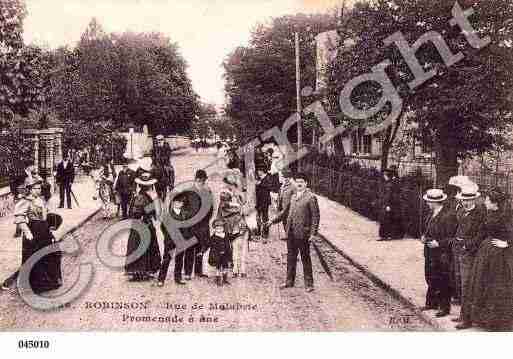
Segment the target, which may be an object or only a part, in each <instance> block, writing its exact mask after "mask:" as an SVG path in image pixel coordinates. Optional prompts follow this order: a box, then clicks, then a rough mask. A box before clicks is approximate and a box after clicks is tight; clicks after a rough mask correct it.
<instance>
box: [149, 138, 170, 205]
mask: <svg viewBox="0 0 513 359" xmlns="http://www.w3.org/2000/svg"><path fill="white" fill-rule="evenodd" d="M156 140H157V143H156V145H155V146H154V148H153V152H152V156H151V157H152V162H153V175H154V177H155V178H156V179H157V180H158V182H157V183H158V185H157V186H156V190H157V193H158V194H159V197H160V198H162V200H165V198H166V196H167V191H168V189H169V190H172V189H173V188H174V186H175V170H174V168H173V165H172V164H171V152H172V150H171V147H170V146H169V143H167V142H165V141H164V136H163V135H158V136H157V137H156Z"/></svg>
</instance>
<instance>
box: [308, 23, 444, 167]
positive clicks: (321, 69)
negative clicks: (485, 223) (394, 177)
mask: <svg viewBox="0 0 513 359" xmlns="http://www.w3.org/2000/svg"><path fill="white" fill-rule="evenodd" d="M356 41H357V40H356V39H346V40H344V42H343V43H342V44H341V38H340V36H339V35H338V33H337V31H336V30H331V31H326V32H323V33H320V34H319V35H317V37H316V44H317V60H316V74H317V75H316V76H317V81H316V92H317V93H322V92H323V91H324V89H325V87H326V81H327V79H326V74H325V69H326V68H327V66H328V64H329V63H330V62H332V61H334V59H335V58H336V56H337V54H338V52H339V51H342V52H348V51H350V50H351V47H352V46H353V45H354V44H356ZM415 130H416V128H415V127H412V126H410V127H408V126H407V125H404V124H403V125H401V127H400V128H399V129H398V133H397V136H396V138H395V140H394V143H393V146H392V149H391V150H390V154H389V161H388V162H389V165H392V164H395V165H397V167H398V169H399V174H400V175H404V174H406V173H409V172H412V171H415V170H417V168H420V169H421V170H422V171H423V172H424V173H425V174H426V175H433V172H434V163H433V162H434V154H433V152H432V149H431V146H430V144H429V141H426V140H418V139H416V138H415V136H413V132H415ZM340 136H342V139H341V141H340V142H341V143H342V145H343V147H344V153H345V154H346V155H348V156H350V157H352V158H353V159H354V160H355V161H358V162H360V163H361V164H362V165H363V166H366V167H374V168H377V169H380V168H381V157H382V154H383V151H382V150H383V142H384V136H385V134H384V133H383V132H381V133H377V134H369V133H366V131H365V128H355V129H352V130H348V131H345V132H344V133H342V134H341V135H340ZM333 147H334V146H330V145H327V146H325V150H331V149H333Z"/></svg>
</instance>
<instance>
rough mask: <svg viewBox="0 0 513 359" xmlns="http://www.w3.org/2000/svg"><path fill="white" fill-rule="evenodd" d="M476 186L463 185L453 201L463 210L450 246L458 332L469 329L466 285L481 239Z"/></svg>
mask: <svg viewBox="0 0 513 359" xmlns="http://www.w3.org/2000/svg"><path fill="white" fill-rule="evenodd" d="M478 189H479V188H478V186H477V185H476V184H473V183H465V184H463V186H462V188H461V192H460V193H458V194H457V195H456V199H457V200H459V201H461V206H462V210H461V211H460V212H458V229H457V231H456V235H455V240H454V243H453V248H454V254H455V261H456V265H457V266H458V267H459V270H460V274H461V294H462V298H461V313H460V316H459V318H457V319H455V320H454V321H457V322H461V323H460V324H458V325H457V326H456V328H457V329H466V328H469V327H470V326H471V324H470V321H471V318H470V308H469V306H470V304H471V298H470V291H469V285H470V280H471V275H472V266H473V265H474V258H475V256H476V253H477V250H478V248H479V246H480V245H481V242H482V241H483V239H484V230H485V220H486V209H484V208H482V205H477V204H476V200H477V199H478V198H479V197H480V196H481V194H480V193H479V191H478Z"/></svg>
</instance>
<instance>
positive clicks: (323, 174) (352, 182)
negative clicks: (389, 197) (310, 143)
mask: <svg viewBox="0 0 513 359" xmlns="http://www.w3.org/2000/svg"><path fill="white" fill-rule="evenodd" d="M301 170H302V171H304V172H306V173H308V174H309V176H310V178H311V181H312V183H311V188H312V190H313V191H315V192H316V193H318V194H320V195H323V196H325V197H327V198H329V199H331V200H333V201H336V202H338V203H340V204H342V205H344V206H346V207H349V208H351V209H352V210H354V211H355V212H358V213H359V214H361V215H363V216H365V217H367V218H369V219H371V220H374V221H378V220H379V219H380V216H381V214H382V209H383V204H382V203H383V202H382V197H383V196H382V194H383V190H384V186H383V184H384V183H383V181H382V179H381V178H379V177H376V178H372V177H365V176H361V175H357V174H353V173H349V172H343V171H339V170H337V169H334V168H330V167H325V166H319V165H317V164H316V163H315V161H312V160H307V161H303V162H302V163H301ZM425 187H426V186H425V185H424V184H423V183H412V182H404V183H403V185H402V186H401V191H400V193H399V194H398V195H399V196H400V202H401V208H400V212H401V218H402V222H403V223H402V227H403V230H404V232H405V234H406V235H408V236H412V237H419V236H420V234H421V231H422V221H423V218H424V215H425V211H426V210H427V208H426V206H425V204H424V202H423V200H422V195H423V193H424V191H425V190H426V188H425Z"/></svg>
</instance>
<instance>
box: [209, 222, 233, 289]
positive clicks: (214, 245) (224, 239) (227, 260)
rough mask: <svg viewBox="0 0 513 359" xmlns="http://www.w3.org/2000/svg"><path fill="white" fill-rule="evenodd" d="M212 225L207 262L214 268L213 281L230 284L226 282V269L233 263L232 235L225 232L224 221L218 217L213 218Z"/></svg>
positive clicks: (219, 283) (220, 284)
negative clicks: (212, 231)
mask: <svg viewBox="0 0 513 359" xmlns="http://www.w3.org/2000/svg"><path fill="white" fill-rule="evenodd" d="M212 227H213V228H214V234H213V235H212V237H210V241H209V248H210V253H209V256H208V264H210V265H211V266H212V267H214V268H216V275H215V277H216V279H215V282H216V284H217V285H218V286H222V285H223V284H228V285H229V284H230V282H228V270H229V268H230V267H231V266H232V263H233V254H232V248H231V243H230V242H231V241H232V240H233V239H234V236H233V235H231V234H229V233H227V231H226V222H225V221H224V220H223V219H221V218H219V219H216V220H214V222H213V224H212Z"/></svg>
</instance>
